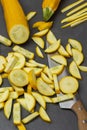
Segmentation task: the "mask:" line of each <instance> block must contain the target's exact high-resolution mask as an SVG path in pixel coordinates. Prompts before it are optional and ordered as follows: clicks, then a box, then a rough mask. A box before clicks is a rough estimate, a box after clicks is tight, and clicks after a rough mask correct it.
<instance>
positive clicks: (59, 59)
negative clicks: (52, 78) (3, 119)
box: [51, 54, 67, 66]
mask: <svg viewBox="0 0 87 130" xmlns="http://www.w3.org/2000/svg"><path fill="white" fill-rule="evenodd" d="M51 59H52V60H54V61H55V62H57V63H59V64H62V65H65V66H67V60H66V58H65V57H64V56H62V55H59V54H54V55H53V56H51Z"/></svg>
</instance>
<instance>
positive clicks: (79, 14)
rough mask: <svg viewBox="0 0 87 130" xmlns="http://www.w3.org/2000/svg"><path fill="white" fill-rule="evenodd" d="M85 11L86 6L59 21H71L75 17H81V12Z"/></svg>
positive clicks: (86, 9) (86, 10)
mask: <svg viewBox="0 0 87 130" xmlns="http://www.w3.org/2000/svg"><path fill="white" fill-rule="evenodd" d="M85 12H87V8H84V9H83V10H80V11H78V12H77V13H75V14H73V15H71V16H69V17H66V18H65V19H63V20H62V21H61V23H64V22H70V21H73V20H75V19H77V18H79V17H81V15H82V14H83V13H85Z"/></svg>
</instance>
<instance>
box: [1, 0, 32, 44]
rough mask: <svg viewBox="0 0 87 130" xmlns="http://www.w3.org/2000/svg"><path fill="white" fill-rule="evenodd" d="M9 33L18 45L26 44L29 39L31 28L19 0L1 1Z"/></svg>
mask: <svg viewBox="0 0 87 130" xmlns="http://www.w3.org/2000/svg"><path fill="white" fill-rule="evenodd" d="M1 4H2V8H3V12H4V17H5V21H6V26H7V32H8V34H9V37H10V39H11V40H12V41H13V42H14V43H16V44H22V43H25V42H26V41H27V40H28V38H29V33H30V31H29V26H28V23H27V20H26V17H25V14H24V11H23V9H22V7H21V5H20V3H19V0H1Z"/></svg>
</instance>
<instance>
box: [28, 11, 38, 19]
mask: <svg viewBox="0 0 87 130" xmlns="http://www.w3.org/2000/svg"><path fill="white" fill-rule="evenodd" d="M35 15H36V11H31V12H29V13H28V14H27V16H26V19H27V20H28V21H29V20H30V19H32V17H34V16H35Z"/></svg>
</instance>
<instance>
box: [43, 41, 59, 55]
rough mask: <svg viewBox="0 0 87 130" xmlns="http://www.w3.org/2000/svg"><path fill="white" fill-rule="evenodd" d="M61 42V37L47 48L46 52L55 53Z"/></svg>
mask: <svg viewBox="0 0 87 130" xmlns="http://www.w3.org/2000/svg"><path fill="white" fill-rule="evenodd" d="M60 43H61V40H60V39H59V40H58V41H57V42H55V43H53V44H51V45H49V47H48V48H46V50H45V52H46V53H53V52H55V51H56V50H58V48H59V46H60Z"/></svg>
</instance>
